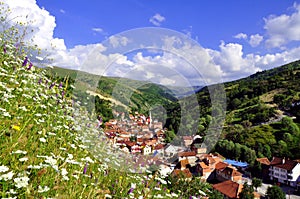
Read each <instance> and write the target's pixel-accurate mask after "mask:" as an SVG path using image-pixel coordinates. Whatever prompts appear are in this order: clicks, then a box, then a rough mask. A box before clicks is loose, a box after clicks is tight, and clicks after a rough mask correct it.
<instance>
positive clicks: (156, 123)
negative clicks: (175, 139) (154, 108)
mask: <svg viewBox="0 0 300 199" xmlns="http://www.w3.org/2000/svg"><path fill="white" fill-rule="evenodd" d="M153 128H154V129H163V123H162V122H154V123H153Z"/></svg>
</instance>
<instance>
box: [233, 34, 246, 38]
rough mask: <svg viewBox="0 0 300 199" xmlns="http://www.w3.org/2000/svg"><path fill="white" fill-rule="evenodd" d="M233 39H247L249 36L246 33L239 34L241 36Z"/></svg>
mask: <svg viewBox="0 0 300 199" xmlns="http://www.w3.org/2000/svg"><path fill="white" fill-rule="evenodd" d="M233 37H234V38H236V39H247V37H248V36H247V34H245V33H239V34H237V35H235V36H233Z"/></svg>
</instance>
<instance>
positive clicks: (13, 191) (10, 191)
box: [6, 189, 17, 194]
mask: <svg viewBox="0 0 300 199" xmlns="http://www.w3.org/2000/svg"><path fill="white" fill-rule="evenodd" d="M6 193H10V194H17V192H16V191H15V190H13V189H10V190H9V191H8V192H6Z"/></svg>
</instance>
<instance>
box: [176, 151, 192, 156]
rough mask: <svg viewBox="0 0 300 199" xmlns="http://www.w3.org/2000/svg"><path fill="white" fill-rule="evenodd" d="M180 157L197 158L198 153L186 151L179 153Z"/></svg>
mask: <svg viewBox="0 0 300 199" xmlns="http://www.w3.org/2000/svg"><path fill="white" fill-rule="evenodd" d="M178 156H179V157H188V156H196V152H195V151H184V152H180V153H178Z"/></svg>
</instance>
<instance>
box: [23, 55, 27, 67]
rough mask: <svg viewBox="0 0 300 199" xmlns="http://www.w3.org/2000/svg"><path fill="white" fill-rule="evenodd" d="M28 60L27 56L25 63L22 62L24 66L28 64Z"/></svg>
mask: <svg viewBox="0 0 300 199" xmlns="http://www.w3.org/2000/svg"><path fill="white" fill-rule="evenodd" d="M27 62H28V57H25V59H24V62H23V64H22V66H26V64H27Z"/></svg>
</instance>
